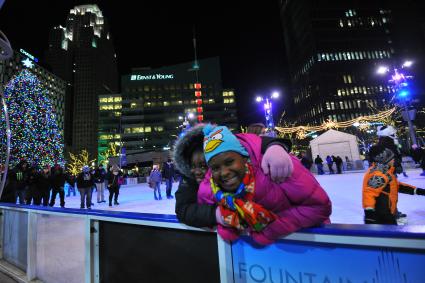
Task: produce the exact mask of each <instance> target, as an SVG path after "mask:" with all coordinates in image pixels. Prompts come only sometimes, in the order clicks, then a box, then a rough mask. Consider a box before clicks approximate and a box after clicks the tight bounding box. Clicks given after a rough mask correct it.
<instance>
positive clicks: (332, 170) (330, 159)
mask: <svg viewBox="0 0 425 283" xmlns="http://www.w3.org/2000/svg"><path fill="white" fill-rule="evenodd" d="M326 164H327V165H328V168H329V174H335V172H334V169H333V168H332V166H333V165H334V161H333V159H332V157H330V156H329V155H328V156H326Z"/></svg>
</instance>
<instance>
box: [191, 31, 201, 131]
mask: <svg viewBox="0 0 425 283" xmlns="http://www.w3.org/2000/svg"><path fill="white" fill-rule="evenodd" d="M193 52H194V59H195V60H194V62H193V67H192V69H193V70H194V71H195V76H196V82H195V84H194V86H195V97H196V105H197V107H196V113H197V114H198V122H199V123H201V122H202V120H204V115H203V108H202V90H201V88H202V86H201V84H200V83H199V68H200V67H199V63H198V56H197V50H196V30H195V25H193Z"/></svg>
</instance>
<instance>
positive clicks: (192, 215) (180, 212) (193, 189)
mask: <svg viewBox="0 0 425 283" xmlns="http://www.w3.org/2000/svg"><path fill="white" fill-rule="evenodd" d="M198 188H199V185H198V184H197V183H196V181H195V180H193V179H191V178H188V177H185V176H183V178H182V181H181V182H180V184H179V188H178V190H177V192H176V193H175V196H176V214H177V218H178V219H179V221H180V222H183V223H185V224H187V225H190V226H194V227H212V226H214V225H216V220H215V210H216V207H217V206H216V205H198V204H197V194H198Z"/></svg>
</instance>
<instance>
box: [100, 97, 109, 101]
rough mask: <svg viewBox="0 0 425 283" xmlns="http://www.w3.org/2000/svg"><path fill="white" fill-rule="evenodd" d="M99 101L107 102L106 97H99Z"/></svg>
mask: <svg viewBox="0 0 425 283" xmlns="http://www.w3.org/2000/svg"><path fill="white" fill-rule="evenodd" d="M99 102H108V99H107V98H100V99H99Z"/></svg>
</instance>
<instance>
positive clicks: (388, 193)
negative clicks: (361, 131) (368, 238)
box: [363, 145, 425, 225]
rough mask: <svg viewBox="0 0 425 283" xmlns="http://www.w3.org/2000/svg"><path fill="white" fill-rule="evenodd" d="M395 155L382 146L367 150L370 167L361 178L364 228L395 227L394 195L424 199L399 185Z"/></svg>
mask: <svg viewBox="0 0 425 283" xmlns="http://www.w3.org/2000/svg"><path fill="white" fill-rule="evenodd" d="M395 159H396V155H395V154H394V153H393V152H392V151H391V150H390V149H389V148H386V147H384V146H383V145H374V146H372V147H371V148H370V150H369V160H370V161H371V162H372V166H371V167H370V168H369V169H368V171H367V172H366V174H365V176H364V178H363V209H364V222H365V224H390V225H397V218H398V217H397V201H398V193H399V192H400V193H404V194H410V195H414V194H416V195H425V190H424V189H421V188H416V187H414V186H411V185H408V184H405V183H401V182H399V181H398V180H397V177H396V175H395V170H396V168H395Z"/></svg>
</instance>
